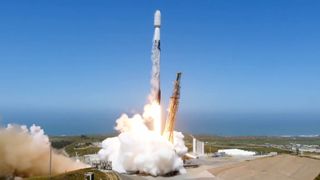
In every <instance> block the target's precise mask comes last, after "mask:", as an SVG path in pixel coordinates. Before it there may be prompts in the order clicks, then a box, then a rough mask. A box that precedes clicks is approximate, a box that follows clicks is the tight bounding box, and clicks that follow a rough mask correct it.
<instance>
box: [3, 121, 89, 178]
mask: <svg viewBox="0 0 320 180" xmlns="http://www.w3.org/2000/svg"><path fill="white" fill-rule="evenodd" d="M50 146H51V145H50V142H49V138H48V136H47V135H45V134H44V131H43V129H41V127H40V126H36V125H32V126H31V127H30V128H29V129H28V128H27V126H19V125H11V124H9V125H8V126H7V127H6V128H1V127H0V178H1V177H5V176H19V177H30V176H41V175H49V159H50V155H49V153H50ZM85 167H86V165H85V164H82V163H80V162H76V161H74V160H72V159H70V158H68V157H65V156H63V155H60V154H57V153H55V152H54V151H53V152H52V169H51V172H52V174H53V175H54V174H58V173H63V172H66V171H71V170H76V169H80V168H85Z"/></svg>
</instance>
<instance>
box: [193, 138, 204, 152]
mask: <svg viewBox="0 0 320 180" xmlns="http://www.w3.org/2000/svg"><path fill="white" fill-rule="evenodd" d="M192 153H193V154H195V155H198V156H201V155H204V142H202V141H199V140H197V139H196V138H194V137H193V139H192Z"/></svg>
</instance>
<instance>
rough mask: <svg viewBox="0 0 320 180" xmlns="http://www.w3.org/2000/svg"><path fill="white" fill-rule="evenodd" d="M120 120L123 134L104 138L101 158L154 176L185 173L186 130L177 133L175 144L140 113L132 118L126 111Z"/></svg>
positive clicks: (122, 168) (123, 170)
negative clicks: (149, 125)
mask: <svg viewBox="0 0 320 180" xmlns="http://www.w3.org/2000/svg"><path fill="white" fill-rule="evenodd" d="M116 122H117V126H116V127H115V129H116V130H118V131H119V132H120V135H119V136H117V137H113V138H107V139H106V140H104V141H103V142H102V149H101V150H100V151H99V153H98V154H99V156H100V158H101V159H104V160H109V161H112V167H113V169H114V170H116V171H118V172H120V173H126V172H130V171H132V172H140V173H147V174H151V175H154V176H156V175H164V174H166V173H168V172H171V171H179V172H180V173H184V172H185V169H184V168H183V161H182V160H181V158H180V157H181V156H183V155H184V154H185V153H186V152H187V147H186V146H185V145H184V141H183V138H184V136H183V135H182V133H180V132H175V133H174V144H171V143H170V142H169V141H168V140H167V139H166V138H165V137H163V136H161V135H160V134H159V133H157V132H155V131H152V130H149V129H148V127H147V126H146V124H145V120H144V119H143V118H142V116H141V115H139V114H136V115H134V116H133V117H132V118H129V117H128V116H127V115H126V114H123V115H122V116H121V117H120V118H119V119H118V120H117V121H116Z"/></svg>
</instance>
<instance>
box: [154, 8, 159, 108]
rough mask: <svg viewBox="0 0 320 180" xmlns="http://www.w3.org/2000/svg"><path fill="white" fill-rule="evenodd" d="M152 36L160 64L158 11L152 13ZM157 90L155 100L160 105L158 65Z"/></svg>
mask: <svg viewBox="0 0 320 180" xmlns="http://www.w3.org/2000/svg"><path fill="white" fill-rule="evenodd" d="M153 25H154V36H153V41H154V45H155V47H156V48H157V49H158V53H159V64H160V51H161V49H160V26H161V13H160V11H159V10H157V11H156V12H155V13H154V24H153ZM158 78H159V79H158V83H159V84H158V89H157V94H156V96H157V97H156V100H157V101H158V103H159V104H160V101H161V89H160V65H159V76H158Z"/></svg>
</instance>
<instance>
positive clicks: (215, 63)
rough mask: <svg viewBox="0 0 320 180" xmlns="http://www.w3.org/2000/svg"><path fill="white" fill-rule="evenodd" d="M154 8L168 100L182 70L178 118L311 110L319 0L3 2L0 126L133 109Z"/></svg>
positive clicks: (317, 70) (138, 103) (317, 86)
mask: <svg viewBox="0 0 320 180" xmlns="http://www.w3.org/2000/svg"><path fill="white" fill-rule="evenodd" d="M156 9H160V10H161V12H162V30H161V41H162V43H161V45H162V54H161V58H162V59H161V77H162V82H161V83H162V91H163V99H164V104H167V103H168V99H169V96H170V94H171V91H172V86H173V84H172V82H173V79H174V78H175V73H176V72H178V71H181V72H183V76H182V89H181V91H182V92H181V93H182V95H181V106H180V108H181V109H180V110H181V111H180V113H181V114H182V116H183V114H187V113H191V112H195V113H198V114H201V113H206V114H210V113H211V114H214V113H227V114H228V113H247V114H256V113H258V114H259V113H267V114H268V113H288V114H290V113H292V114H296V113H302V114H317V113H318V112H319V110H320V93H319V92H320V79H319V77H320V59H319V57H320V50H319V47H320V23H319V18H320V11H319V9H320V3H319V2H318V1H302V0H296V1H294V0H290V1H289V0H288V1H277V0H274V1H254V0H252V1H218V0H210V1H209V0H201V1H161V2H160V1H154V0H153V1H146V0H145V1H129V0H128V1H105V0H101V1H83V0H78V1H62V0H59V1H48V0H45V1H43V0H32V1H1V2H0V22H1V26H0V27H1V28H0V114H2V119H3V120H4V121H5V122H11V121H14V119H19V118H16V117H15V118H13V115H12V114H15V115H17V114H19V113H22V112H36V113H42V114H45V112H68V113H69V114H70V113H71V114H72V113H74V114H79V113H80V114H81V113H83V112H87V113H91V114H94V113H95V112H97V113H99V112H139V111H141V110H142V107H143V105H144V104H145V102H146V99H147V98H146V97H147V94H148V92H149V89H150V86H149V79H150V70H151V61H150V55H151V43H152V35H153V13H154V11H155V10H156ZM10 113H11V115H8V114H10ZM293 116H294V115H293ZM37 117H38V118H39V117H42V116H35V118H27V119H29V120H21V119H23V118H22V117H21V118H20V119H19V120H17V121H21V122H27V123H28V122H29V121H31V120H30V119H32V121H35V122H38V123H40V124H41V120H40V119H38V118H37ZM257 117H258V116H257ZM317 117H320V116H317ZM10 118H12V119H10ZM110 121H113V119H112V120H110Z"/></svg>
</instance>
